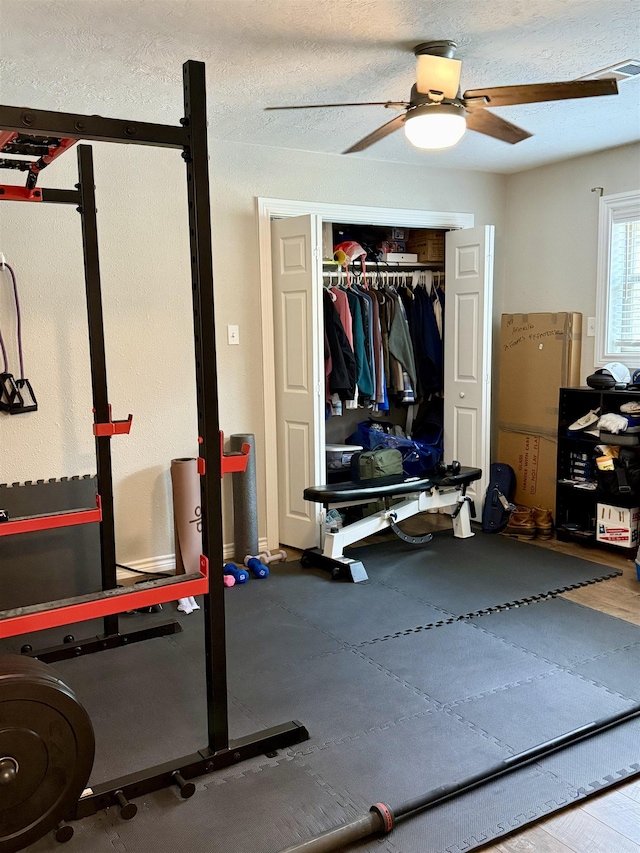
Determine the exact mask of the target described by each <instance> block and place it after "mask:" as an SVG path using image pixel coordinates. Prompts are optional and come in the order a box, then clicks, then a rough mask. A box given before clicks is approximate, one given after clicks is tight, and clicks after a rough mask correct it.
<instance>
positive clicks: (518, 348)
mask: <svg viewBox="0 0 640 853" xmlns="http://www.w3.org/2000/svg"><path fill="white" fill-rule="evenodd" d="M581 346H582V314H575V313H569V312H562V313H557V314H542V313H540V314H503V315H502V327H501V334H500V362H499V371H500V375H499V385H500V388H499V398H498V427H499V430H498V454H497V457H496V459H497V461H500V462H506V463H507V464H508V465H511V467H512V468H513V469H514V471H515V472H516V483H517V486H516V494H515V500H516V503H519V504H522V505H523V506H529V507H533V506H541V507H544V508H545V509H550V510H552V511H553V512H555V504H556V479H557V461H556V457H557V447H558V445H557V437H558V400H559V391H560V388H564V387H571V386H575V387H577V386H578V385H579V384H580V355H581Z"/></svg>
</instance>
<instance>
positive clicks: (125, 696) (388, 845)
mask: <svg viewBox="0 0 640 853" xmlns="http://www.w3.org/2000/svg"><path fill="white" fill-rule="evenodd" d="M477 538H478V537H476V539H477ZM487 538H489V537H487ZM472 541H473V540H472ZM453 544H454V545H455V546H458V545H459V544H461V543H459V542H457V541H456V542H455V543H453ZM462 544H464V543H462ZM510 544H516V545H517V544H518V543H510ZM500 547H501V546H498V548H500ZM519 547H520V548H521V549H523V548H524V549H526V548H529V547H530V546H526V545H519ZM531 550H532V551H534V550H536V549H531ZM497 553H502V552H501V551H498V552H497ZM537 553H538V554H539V553H540V552H539V551H538V552H537ZM544 554H545V560H546V558H547V554H548V552H544ZM282 568H284V569H285V571H284V572H282V573H280V572H277V571H275V570H274V572H273V573H272V577H271V578H270V579H268V580H266V581H256V580H254V579H252V580H251V581H250V582H249V583H248V584H246V585H244V587H234V588H232V589H228V590H226V591H225V602H226V603H227V611H228V616H229V619H228V632H227V636H228V643H229V646H230V649H232V651H231V658H230V660H232V662H233V665H232V666H230V668H229V686H230V692H231V697H230V719H231V727H232V734H233V735H236V736H237V735H239V734H245V733H248V732H251V731H256V730H257V729H258V728H260V727H261V726H267V725H274V724H278V723H282V722H285V721H286V720H290V719H294V718H295V719H299V720H301V722H302V723H303V724H304V725H306V726H307V727H308V729H309V731H310V734H311V739H310V740H309V741H307V742H305V743H302V744H299V745H297V746H295V747H292V748H290V749H289V750H286V751H283V752H280V753H279V755H278V756H277V757H276V758H270V759H267V758H265V757H258V758H255V759H252V760H251V761H249V762H243V763H242V764H240V765H237V766H235V767H232V768H226V769H224V770H220V771H217V772H216V773H214V774H211V775H210V776H207V777H202V778H201V779H200V780H198V789H199V790H198V793H197V794H196V796H195V797H194V798H193V799H191V800H188V801H185V802H182V801H180V799H179V797H178V796H177V794H176V793H175V792H174V791H160V792H157V793H154V794H152V795H150V796H148V797H145V798H141V800H139V801H138V805H139V809H140V811H139V814H138V816H137V818H136V819H135V821H133V822H131V823H125V822H123V821H122V820H121V819H120V818H119V816H118V811H117V809H110V810H108V812H107V813H106V818H107V822H106V823H105V820H104V814H102V815H97V816H95V817H92V818H90V819H88V820H87V821H84V822H82V824H81V827H82V832H81V833H80V832H78V837H77V838H76V839H73V840H72V841H71V842H70V844H69V846H68V847H67V848H66V849H67V850H68V851H69V853H90V851H91V853H94V851H96V853H103V851H105V853H106V851H109V853H113V849H114V848H115V849H116V850H118V851H121V853H142V851H144V853H146V851H148V850H149V849H151V848H152V849H157V850H158V853H162V851H164V850H177V849H193V850H198V849H209V848H210V847H211V844H212V843H214V844H215V846H216V849H217V848H219V849H221V850H225V853H276V851H280V850H281V849H282V848H284V847H286V846H288V845H290V844H293V843H294V842H296V841H300V840H303V839H304V838H308V837H310V836H312V835H314V834H315V833H317V832H319V831H322V830H324V829H327V828H329V827H331V826H334V825H336V824H337V823H340V822H342V821H344V820H346V819H349V818H351V817H353V816H354V814H357V813H361V811H362V810H363V809H364V810H365V811H366V809H368V807H369V805H370V804H371V803H372V802H375V801H377V800H380V799H387V800H388V801H389V803H390V805H392V806H393V805H396V804H398V803H399V802H401V801H402V800H403V798H406V797H413V796H417V795H418V794H420V793H422V792H426V791H428V790H431V789H432V788H434V787H437V786H439V785H443V784H446V783H447V782H451V781H454V780H459V779H461V778H465V777H467V776H469V774H470V773H473V772H474V771H475V770H478V769H482V768H483V767H488V766H491V765H493V764H495V763H496V761H499V760H501V759H502V758H504V757H505V756H507V755H509V754H512V753H513V752H515V751H518V750H520V749H524V748H526V747H528V746H531V745H532V744H533V743H538V742H540V741H541V740H547V739H549V738H553V737H556V736H558V735H560V734H563V733H565V732H566V731H568V730H572V729H575V728H576V727H577V726H579V725H581V724H583V723H585V722H590V721H591V720H592V719H593V718H595V717H599V716H603V715H605V714H609V713H615V712H616V711H617V710H619V709H620V708H623V707H628V706H629V705H630V704H631V703H630V698H629V695H628V694H629V693H630V692H631V688H629V689H627V688H626V685H625V683H623V682H624V680H625V679H628V678H629V676H631V679H632V681H633V685H634V686H635V685H636V683H637V677H636V673H635V672H634V669H633V667H632V666H631V665H630V664H629V659H627V658H626V657H625V656H624V655H622V652H626V651H630V650H635V647H637V646H638V645H639V644H640V628H639V627H636V626H633V625H630V624H629V623H626V622H623V621H621V620H619V619H614V618H613V617H605V618H604V621H603V620H602V619H601V617H602V614H599V613H596V612H595V611H591V610H588V609H587V608H584V607H581V606H580V605H577V604H573V603H572V602H565V601H558V600H545V601H541V602H538V603H535V604H531V605H529V606H526V607H524V606H523V607H514V608H513V609H511V610H506V611H502V612H491V613H489V614H487V615H485V616H482V617H480V618H478V619H477V620H476V621H474V622H473V623H469V622H466V621H455V622H451V623H447V624H444V625H442V626H440V627H437V628H431V629H429V630H409V631H405V630H404V629H405V628H406V626H407V623H408V620H407V618H406V612H405V611H402V610H398V611H397V614H396V616H394V619H397V625H396V626H394V625H393V622H391V627H392V628H393V627H396V630H395V631H390V638H389V639H386V640H382V639H380V640H377V641H374V642H362V643H359V644H358V645H357V647H345V646H344V645H341V643H340V641H339V640H337V639H334V637H333V634H332V630H333V629H334V628H335V627H336V626H335V624H334V623H333V622H332V619H331V616H332V611H331V605H332V602H334V601H337V600H338V599H337V597H336V598H333V597H331V598H327V599H325V601H326V610H325V614H326V618H325V619H324V621H323V615H322V612H321V610H320V609H319V608H318V607H317V598H316V595H318V596H319V595H321V593H320V590H321V589H323V588H324V589H325V590H334V589H335V590H339V591H342V590H344V589H345V585H342V584H334V583H332V582H331V581H330V580H329V579H328V576H326V575H318V576H316V575H313V574H307V573H306V572H305V571H303V570H299V571H296V569H295V568H292V567H286V568H285V567H282ZM594 569H596V570H597V569H600V567H598V566H594ZM442 571H443V573H444V572H446V571H448V567H445V568H443V569H442ZM272 582H273V583H272ZM270 584H272V585H271V586H270ZM305 584H307V585H309V586H313V587H315V588H317V590H318V592H317V593H316V592H315V590H314V592H313V593H310V594H309V596H308V598H305V595H306V593H305V594H303V590H304V588H305ZM372 586H377V587H378V588H379V589H380V590H384V587H383V586H382V584H381V583H379V582H377V581H373V582H372ZM287 587H289V590H290V594H289V596H288V597H286V596H284V592H285V590H286V589H287ZM350 589H351V590H353V591H354V593H355V592H358V590H360V589H364V587H363V588H360V587H358V586H357V585H356V586H353V587H350ZM270 590H271V591H270ZM294 590H295V591H294ZM465 594H466V590H465V589H461V595H463V596H464V595H465ZM328 595H330V596H333V595H334V593H328ZM283 596H284V597H283ZM405 600H406V602H407V605H408V608H409V612H413V611H412V610H411V607H410V606H409V605H412V601H411V599H410V598H409V597H408V595H407V594H405V595H402V596H399V597H394V601H398V602H400V601H405ZM353 601H354V604H353V607H354V609H356V610H357V599H356V598H355V596H354V598H353ZM307 607H309V609H310V612H311V614H312V616H313V619H312V620H310V619H308V618H307V615H306V608H307ZM394 613H396V611H394ZM533 614H537V622H538V626H539V631H538V633H536V632H535V630H534V622H535V619H533ZM166 615H167V614H164V616H166ZM292 616H295V617H296V618H292ZM347 616H348V614H345V616H344V618H345V619H346V618H347ZM280 617H282V619H280ZM138 618H141V617H138ZM155 618H158V617H156V616H152V617H150V621H153V620H154V619H155ZM532 620H533V621H532ZM181 622H182V624H183V626H184V628H185V631H184V633H183V634H179V635H174V636H172V637H167V638H163V639H158V640H153V641H148V642H146V643H140V644H137V645H135V646H130V647H127V648H124V649H119V650H115V651H110V652H107V653H104V654H97V655H92V656H89V657H86V658H80V659H77V660H72V661H68V662H65V663H64V667H65V676H66V677H67V678H68V680H69V681H70V682H71V683H72V686H74V687H75V688H76V689H77V691H78V693H79V694H80V696H81V698H82V699H83V700H84V701H86V702H87V704H89V701H90V702H92V703H94V704H93V705H92V707H91V712H92V717H93V719H94V725H95V728H96V731H97V735H98V738H99V739H101V738H102V739H103V740H102V742H103V743H108V744H109V750H110V752H111V753H112V754H104V753H101V754H100V757H99V762H98V765H97V766H96V772H95V773H94V778H97V774H98V772H99V774H100V776H101V777H102V778H104V776H105V775H110V774H109V773H108V770H110V769H111V768H114V767H117V768H122V769H118V770H117V772H131V771H132V770H135V769H140V768H142V767H145V766H149V764H152V763H156V762H159V761H166V760H167V759H169V757H170V755H182V754H185V753H188V752H192V751H194V749H196V748H201V747H202V746H203V745H204V742H205V738H204V732H203V730H202V726H203V724H204V711H203V710H202V711H200V710H199V708H202V704H201V703H202V696H203V694H202V691H203V678H202V675H201V672H202V653H203V649H202V645H201V642H200V639H199V637H198V636H197V635H198V634H199V633H200V632H201V630H202V613H194V614H192V615H191V616H187V617H183V618H182V619H181ZM316 622H317V623H318V624H317V625H316ZM592 623H593V624H592ZM280 624H282V633H280V631H279V625H280ZM261 625H262V627H261ZM541 627H542V631H540V628H541ZM492 628H495V631H497V632H498V634H504V635H505V636H498V634H495V632H494V631H493V630H491V629H492ZM305 634H306V635H307V636H306V638H305V639H304V641H303V640H302V637H303V635H305ZM539 634H542V635H543V637H544V642H545V644H544V646H543V647H540V646H539V645H537V642H536V641H537V640H538V639H539ZM465 637H468V638H469V639H468V641H467V640H465V639H464V638H465ZM262 643H264V644H266V643H269V644H270V645H271V646H272V649H271V650H269V652H268V653H267V652H266V651H265V650H263V649H259V650H257V651H256V654H255V655H252V652H253V649H254V648H255V647H256V646H257V645H260V644H262ZM292 643H297V644H298V645H299V647H300V648H299V651H300V657H296V654H295V652H296V649H293V650H292V649H291V648H290V647H291V644H292ZM465 645H466V646H467V650H468V654H466V655H465ZM336 647H337V648H336ZM530 647H531V648H530ZM554 649H555V651H554ZM309 652H311V653H310V654H309ZM541 652H544V654H542V653H541ZM131 653H133V655H134V656H135V659H136V663H135V665H134V663H133V661H134V657H133V656H132V655H131ZM116 654H117V655H119V660H116V659H115V657H114V656H115V655H116ZM267 654H268V658H267V657H266V656H267ZM280 654H282V656H283V659H282V666H278V665H274V664H273V662H272V661H274V660H275V661H276V662H277V661H278V657H279V655H280ZM618 654H620V656H619V657H618ZM234 656H235V657H234ZM554 658H558V660H559V661H560V662H556V661H555V660H554ZM267 660H268V661H269V662H267V663H266V664H265V661H267ZM613 661H616V662H615V663H613ZM587 665H588V666H589V667H590V669H589V671H588V673H586V672H585V673H583V672H582V671H581V668H582V667H585V666H587ZM57 667H58V668H59V669H60V670H62V668H63V665H60V664H58V665H57ZM265 667H266V668H265ZM570 667H572V668H573V669H570ZM457 668H460V670H461V672H460V673H458V672H457ZM610 671H611V673H613V674H610ZM518 674H519V675H520V678H516V677H517V676H518ZM523 676H524V677H523ZM514 679H516V680H514ZM614 681H615V684H614ZM434 685H435V688H436V689H434ZM625 690H626V692H625ZM436 692H437V696H435V697H433V694H434V693H436ZM432 697H433V698H434V699H437V701H432ZM443 701H446V702H448V703H450V704H449V705H447V706H445V707H442V706H441V704H440V703H441V702H443ZM234 721H235V722H234ZM178 725H180V726H181V728H178ZM234 726H236V727H239V728H240V731H238V728H236V729H235V730H234ZM128 727H129V728H128ZM639 737H640V723H639V722H638V721H636V722H634V723H632V724H626V725H625V726H623V727H619V728H618V729H616V730H613V731H611V732H608V733H606V734H604V735H601V736H599V737H598V738H597V739H590V740H589V741H586V742H585V743H583V744H580V745H578V746H577V747H572V748H571V749H569V750H564V751H563V752H562V753H558V754H557V755H555V756H552V757H551V758H549V759H545V760H544V762H540V763H538V764H537V765H533V766H531V767H529V768H526V769H524V770H522V771H518V772H517V773H516V774H513V775H512V776H508V777H506V778H505V779H503V780H500V781H499V782H495V783H492V784H491V785H488V786H486V787H485V788H484V789H481V790H479V791H476V792H474V793H472V794H469V795H465V797H464V799H460V800H456V801H453V802H451V803H448V804H445V805H443V806H440V807H438V808H437V809H434V810H431V811H429V812H427V813H425V815H423V816H420V817H417V818H415V820H413V821H411V822H408V823H406V824H405V825H401V826H400V827H399V828H398V830H397V831H396V832H394V833H393V835H392V836H391V837H390V838H388V839H384V840H382V841H370V842H368V843H363V844H361V845H359V846H358V845H356V846H355V847H353V850H354V853H355V851H359V853H364V851H367V853H369V851H371V853H373V851H374V850H376V851H384V853H416V851H420V853H454V851H455V853H458V851H462V850H464V851H467V850H471V849H473V848H474V847H476V846H478V845H479V844H482V843H486V842H487V841H488V840H490V839H492V838H497V837H500V836H501V835H504V834H505V833H507V832H509V831H512V830H513V829H515V828H517V827H519V826H523V825H525V824H526V823H527V822H530V821H532V820H535V819H537V818H539V817H542V816H544V815H546V814H548V813H550V812H552V811H554V810H555V809H558V808H560V807H562V806H563V805H566V804H567V803H570V802H574V801H577V800H578V799H580V798H581V797H583V796H585V795H586V794H587V793H589V792H593V791H595V790H599V789H600V788H602V787H606V786H607V785H611V784H614V783H615V782H616V781H618V780H620V779H622V778H626V777H630V776H631V775H633V774H635V773H640V765H638V748H637V744H638V738H639ZM33 850H37V851H45V850H46V851H54V850H57V846H56V845H55V842H54V841H53V839H52V838H47V839H43V840H41V841H40V842H38V844H37V845H35V846H34V847H33Z"/></svg>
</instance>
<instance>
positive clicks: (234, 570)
mask: <svg viewBox="0 0 640 853" xmlns="http://www.w3.org/2000/svg"><path fill="white" fill-rule="evenodd" d="M224 573H225V575H231V577H232V578H233V579H234V580H235V582H236V583H246V582H247V581H248V580H249V572H246V571H245V570H244V569H239V568H238V567H237V566H236V564H235V563H225V564H224Z"/></svg>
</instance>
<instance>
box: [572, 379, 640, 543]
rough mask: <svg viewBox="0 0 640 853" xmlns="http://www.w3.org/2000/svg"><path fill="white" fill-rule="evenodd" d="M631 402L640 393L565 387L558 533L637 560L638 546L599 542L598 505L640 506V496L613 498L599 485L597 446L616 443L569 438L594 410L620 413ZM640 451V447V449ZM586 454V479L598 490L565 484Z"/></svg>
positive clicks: (584, 436) (629, 495)
mask: <svg viewBox="0 0 640 853" xmlns="http://www.w3.org/2000/svg"><path fill="white" fill-rule="evenodd" d="M630 400H638V401H640V391H615V390H612V391H597V390H595V389H593V388H561V389H560V400H559V408H558V456H557V489H556V534H557V537H558V539H559V540H561V541H564V542H568V541H573V542H579V543H581V544H583V545H587V546H591V547H598V548H606V549H608V550H611V551H615V552H616V553H619V554H623V555H625V556H627V557H630V558H631V557H634V556H635V554H636V552H637V550H638V543H637V542H636V544H635V545H633V546H631V547H629V548H627V547H622V546H617V545H612V544H609V543H605V542H599V541H597V539H596V524H597V504H598V503H604V504H609V505H612V506H619V507H627V508H630V507H637V506H640V494H638V492H631V493H630V494H628V495H619V496H618V495H617V496H615V497H614V496H612V495H611V494H608V493H605V492H602V491H601V490H600V489H599V488H598V486H597V477H596V462H595V460H596V456H598V452H597V451H596V445H598V444H605V443H607V444H613V443H614V442H613V441H611V440H609V441H606V442H605V441H601V440H600V438H598V437H596V436H592V435H586V434H580V435H567V430H568V427H569V426H570V424H572V423H574V421H576V420H577V419H578V418H580V417H582V415H585V414H587V412H589V411H590V410H597V409H600V414H601V415H603V414H605V413H607V412H615V413H617V414H619V413H620V406H621V405H622V404H623V403H625V402H627V401H630ZM639 451H640V446H639ZM575 454H582V455H584V457H585V462H586V463H587V467H586V472H587V473H586V474H585V476H586V477H587V478H588V479H589V480H590V482H591V483H593V484H594V485H595V488H591V489H589V488H584V487H583V486H582V484H580V485H574V484H569V483H565V482H563V481H564V480H567V479H570V475H571V471H572V457H573V456H574V455H575ZM574 526H575V528H574Z"/></svg>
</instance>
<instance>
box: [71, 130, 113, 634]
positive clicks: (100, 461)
mask: <svg viewBox="0 0 640 853" xmlns="http://www.w3.org/2000/svg"><path fill="white" fill-rule="evenodd" d="M78 173H79V176H80V186H79V190H80V208H79V210H80V215H81V219H82V250H83V255H84V272H85V285H86V294H87V318H88V321H89V355H90V360H91V384H92V388H93V409H94V422H95V423H97V424H101V423H102V424H104V423H107V422H108V421H110V420H111V418H110V413H109V394H108V390H107V362H106V355H105V348H104V323H103V318H102V294H101V290H100V260H99V257H98V227H97V221H96V195H95V184H94V178H93V152H92V148H91V146H90V145H79V146H78ZM95 441H96V459H97V467H98V471H97V473H98V494H99V495H100V498H101V501H102V523H101V524H100V556H101V560H102V588H103V589H115V587H116V544H115V523H114V514H113V478H112V473H111V439H110V438H109V437H108V436H97V437H96V440H95ZM104 633H105V634H107V635H109V634H117V633H118V616H117V614H116V615H113V616H105V617H104Z"/></svg>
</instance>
